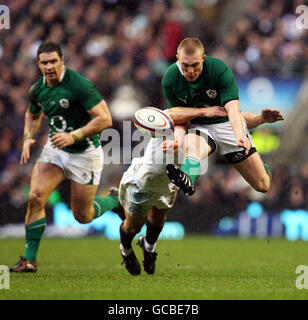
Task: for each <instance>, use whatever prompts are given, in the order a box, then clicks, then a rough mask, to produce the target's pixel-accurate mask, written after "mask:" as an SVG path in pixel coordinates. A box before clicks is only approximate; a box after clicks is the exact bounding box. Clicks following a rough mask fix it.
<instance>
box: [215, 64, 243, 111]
mask: <svg viewBox="0 0 308 320" xmlns="http://www.w3.org/2000/svg"><path fill="white" fill-rule="evenodd" d="M219 83H220V88H221V105H222V106H224V105H225V104H226V103H227V102H228V101H231V100H238V99H239V95H238V86H237V83H236V81H235V78H234V75H233V72H232V71H231V69H230V68H229V67H228V66H227V65H225V70H224V72H223V73H222V74H221V76H220V77H219Z"/></svg>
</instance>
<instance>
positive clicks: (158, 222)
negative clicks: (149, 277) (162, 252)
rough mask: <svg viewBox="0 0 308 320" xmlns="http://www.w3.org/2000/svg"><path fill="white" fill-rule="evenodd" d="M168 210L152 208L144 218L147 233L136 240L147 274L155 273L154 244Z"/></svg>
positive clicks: (155, 257)
mask: <svg viewBox="0 0 308 320" xmlns="http://www.w3.org/2000/svg"><path fill="white" fill-rule="evenodd" d="M168 211H169V209H161V210H159V209H157V208H155V207H153V208H152V210H151V211H150V213H149V215H148V216H147V218H146V225H147V231H146V235H145V237H144V236H142V237H140V238H139V240H138V243H137V244H138V245H139V246H140V247H141V248H142V251H143V257H144V260H143V267H144V270H145V271H146V272H147V273H149V274H153V273H155V262H156V259H157V252H156V242H157V239H158V237H159V235H160V233H161V231H162V229H163V227H164V224H165V221H166V219H167V213H168Z"/></svg>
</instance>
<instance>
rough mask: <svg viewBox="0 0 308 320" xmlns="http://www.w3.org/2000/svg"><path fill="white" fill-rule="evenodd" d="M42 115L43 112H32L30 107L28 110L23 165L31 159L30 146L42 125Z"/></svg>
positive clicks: (21, 158) (22, 155)
mask: <svg viewBox="0 0 308 320" xmlns="http://www.w3.org/2000/svg"><path fill="white" fill-rule="evenodd" d="M42 117H43V113H42V112H39V113H32V112H30V108H28V109H27V111H26V114H25V125H24V136H23V144H22V152H21V157H20V164H21V165H22V164H24V163H27V161H28V160H29V159H30V148H31V146H32V145H33V144H34V143H35V139H34V137H35V135H36V134H37V132H38V130H39V128H40V126H41V122H42Z"/></svg>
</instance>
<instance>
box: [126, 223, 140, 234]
mask: <svg viewBox="0 0 308 320" xmlns="http://www.w3.org/2000/svg"><path fill="white" fill-rule="evenodd" d="M141 227H142V226H140V225H126V226H125V228H124V230H125V232H127V233H130V234H137V233H139V232H140V230H141Z"/></svg>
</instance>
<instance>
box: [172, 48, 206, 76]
mask: <svg viewBox="0 0 308 320" xmlns="http://www.w3.org/2000/svg"><path fill="white" fill-rule="evenodd" d="M176 57H177V59H178V61H179V63H180V66H181V69H182V71H183V76H184V78H185V79H186V80H187V81H189V82H193V81H196V80H197V79H198V77H199V76H200V74H201V73H202V68H203V61H204V58H205V54H203V53H202V52H201V50H196V52H195V53H194V54H185V53H184V50H181V51H180V52H179V54H178V55H177V56H176Z"/></svg>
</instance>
